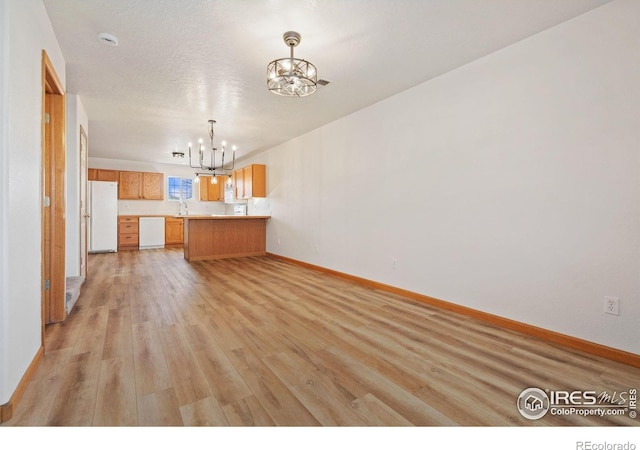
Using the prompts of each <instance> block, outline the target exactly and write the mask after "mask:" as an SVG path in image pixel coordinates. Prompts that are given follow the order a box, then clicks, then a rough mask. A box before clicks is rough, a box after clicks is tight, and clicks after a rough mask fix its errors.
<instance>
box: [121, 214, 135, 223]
mask: <svg viewBox="0 0 640 450" xmlns="http://www.w3.org/2000/svg"><path fill="white" fill-rule="evenodd" d="M118 222H119V223H121V224H122V223H138V218H137V217H122V216H120V217H118Z"/></svg>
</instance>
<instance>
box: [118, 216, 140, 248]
mask: <svg viewBox="0 0 640 450" xmlns="http://www.w3.org/2000/svg"><path fill="white" fill-rule="evenodd" d="M138 242H139V231H138V217H137V216H120V217H118V250H137V249H138Z"/></svg>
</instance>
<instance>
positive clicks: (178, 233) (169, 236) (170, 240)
mask: <svg viewBox="0 0 640 450" xmlns="http://www.w3.org/2000/svg"><path fill="white" fill-rule="evenodd" d="M183 226H184V225H183V222H182V219H177V218H175V217H167V218H165V226H164V241H165V244H166V245H171V244H182V241H183V237H184V236H183V230H184V229H183Z"/></svg>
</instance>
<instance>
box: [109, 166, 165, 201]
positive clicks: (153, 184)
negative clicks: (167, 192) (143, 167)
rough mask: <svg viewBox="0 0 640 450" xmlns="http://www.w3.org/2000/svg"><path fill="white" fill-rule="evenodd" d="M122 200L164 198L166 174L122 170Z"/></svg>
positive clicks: (119, 191) (120, 175)
mask: <svg viewBox="0 0 640 450" xmlns="http://www.w3.org/2000/svg"><path fill="white" fill-rule="evenodd" d="M118 181H119V182H118V198H119V199H120V200H164V174H163V173H155V172H128V171H120V173H119V180H118Z"/></svg>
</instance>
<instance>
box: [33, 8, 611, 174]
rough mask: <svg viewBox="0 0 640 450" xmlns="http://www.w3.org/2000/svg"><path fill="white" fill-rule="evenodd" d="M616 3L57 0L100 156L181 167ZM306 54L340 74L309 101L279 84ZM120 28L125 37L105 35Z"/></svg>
mask: <svg viewBox="0 0 640 450" xmlns="http://www.w3.org/2000/svg"><path fill="white" fill-rule="evenodd" d="M608 1H610V0H553V1H551V0H447V1H444V0H242V1H239V0H44V4H45V7H46V9H47V12H48V14H49V17H50V19H51V22H52V24H53V28H54V31H55V33H56V35H57V37H58V41H59V43H60V47H61V49H62V52H63V55H64V57H65V59H66V62H67V91H68V92H69V93H73V94H78V95H79V96H80V98H81V101H82V103H83V105H84V107H85V110H86V112H87V114H88V116H89V135H90V138H89V149H90V155H91V156H94V157H104V158H117V159H126V160H137V161H153V162H165V163H173V162H175V160H174V159H173V158H172V156H171V153H172V152H173V151H176V150H177V151H186V146H187V142H189V141H192V142H197V140H198V138H203V139H204V140H205V142H207V141H208V134H207V127H208V124H207V120H208V119H216V120H217V126H216V145H218V146H219V140H223V139H225V140H226V141H227V142H229V144H235V145H237V146H238V157H243V156H247V155H248V154H250V153H253V152H258V151H261V150H265V149H267V148H270V147H272V146H274V145H276V144H279V143H282V142H284V141H287V140H289V139H292V138H294V137H296V136H299V135H301V134H303V133H305V132H307V131H310V130H312V129H315V128H317V127H319V126H321V125H323V124H326V123H328V122H331V121H333V120H335V119H338V118H340V117H342V116H345V115H347V114H350V113H352V112H354V111H356V110H358V109H361V108H363V107H366V106H368V105H371V104H373V103H375V102H377V101H380V100H382V99H384V98H385V97H388V96H390V95H393V94H395V93H397V92H400V91H402V90H405V89H408V88H410V87H412V86H415V85H416V84H419V83H421V82H424V81H426V80H429V79H431V78H433V77H436V76H438V75H440V74H442V73H445V72H447V71H450V70H452V69H454V68H456V67H459V66H461V65H464V64H466V63H468V62H471V61H473V60H475V59H478V58H480V57H482V56H484V55H487V54H489V53H492V52H494V51H496V50H498V49H500V48H503V47H506V46H508V45H510V44H512V43H514V42H517V41H519V40H521V39H524V38H526V37H528V36H531V35H533V34H535V33H538V32H540V31H542V30H544V29H546V28H549V27H552V26H554V25H557V24H559V23H561V22H563V21H566V20H568V19H570V18H572V17H575V16H577V15H579V14H582V13H584V12H586V11H588V10H590V9H593V8H595V7H597V6H600V5H602V4H605V3H608ZM287 30H294V31H298V32H299V33H301V34H302V41H301V43H300V45H299V46H298V47H297V48H296V49H295V55H296V57H298V58H304V59H307V60H309V61H311V62H312V63H314V64H315V65H316V67H317V68H318V76H319V78H321V79H325V80H328V81H329V82H330V84H329V85H327V86H325V87H321V88H320V89H319V90H318V92H317V93H316V94H314V95H312V96H310V97H305V98H301V99H298V98H296V99H294V98H283V97H278V96H276V95H274V94H271V93H269V92H268V91H267V88H266V78H265V76H266V66H267V63H268V62H269V61H271V60H273V59H276V58H282V57H286V56H288V53H289V51H288V48H287V47H286V46H285V44H284V42H283V41H282V34H283V33H284V32H285V31H287ZM101 32H107V33H110V34H113V35H115V36H116V37H117V38H118V40H119V45H118V46H117V47H109V46H106V45H104V44H103V43H101V42H100V41H99V40H98V34H99V33H101Z"/></svg>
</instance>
